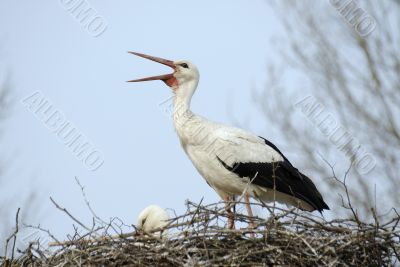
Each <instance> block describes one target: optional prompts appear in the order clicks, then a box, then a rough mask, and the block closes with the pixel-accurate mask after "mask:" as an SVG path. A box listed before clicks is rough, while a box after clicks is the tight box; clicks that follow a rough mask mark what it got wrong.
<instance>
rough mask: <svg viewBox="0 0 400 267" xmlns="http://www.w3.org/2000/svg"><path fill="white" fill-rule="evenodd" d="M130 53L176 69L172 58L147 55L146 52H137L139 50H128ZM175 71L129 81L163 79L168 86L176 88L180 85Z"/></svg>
mask: <svg viewBox="0 0 400 267" xmlns="http://www.w3.org/2000/svg"><path fill="white" fill-rule="evenodd" d="M128 53H130V54H133V55H136V56H139V57H143V58H147V59H150V60H152V61H155V62H158V63H161V64H163V65H166V66H168V67H171V68H173V69H174V70H175V69H176V66H175V64H174V62H173V61H171V60H167V59H162V58H159V57H153V56H149V55H145V54H141V53H137V52H131V51H128ZM174 73H175V71H174V72H173V73H170V74H164V75H158V76H151V77H147V78H142V79H136V80H130V81H127V82H144V81H154V80H161V81H163V82H165V83H166V84H167V85H168V86H170V87H173V88H175V87H176V86H178V81H177V79H176V78H175V76H174Z"/></svg>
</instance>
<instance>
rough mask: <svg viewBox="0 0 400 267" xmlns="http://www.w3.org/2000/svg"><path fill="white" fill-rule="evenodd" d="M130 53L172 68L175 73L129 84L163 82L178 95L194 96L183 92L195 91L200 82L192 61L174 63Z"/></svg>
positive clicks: (137, 80)
mask: <svg viewBox="0 0 400 267" xmlns="http://www.w3.org/2000/svg"><path fill="white" fill-rule="evenodd" d="M128 53H131V54H133V55H136V56H139V57H143V58H147V59H149V60H152V61H155V62H158V63H161V64H164V65H166V66H168V67H171V68H172V69H173V70H174V72H173V73H170V74H164V75H158V76H151V77H147V78H142V79H136V80H131V81H128V82H143V81H154V80H161V81H163V82H164V83H165V84H167V85H168V86H169V87H171V88H172V90H173V91H174V93H176V94H187V93H190V94H192V93H193V92H182V91H183V90H190V89H189V88H193V89H192V90H193V91H194V89H195V88H196V86H197V83H198V81H199V71H198V70H197V68H196V66H195V65H194V64H193V63H191V62H190V61H187V60H177V61H172V60H167V59H162V58H159V57H153V56H149V55H145V54H141V53H136V52H128ZM185 85H192V86H185Z"/></svg>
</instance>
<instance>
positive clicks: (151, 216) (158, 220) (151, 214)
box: [136, 205, 169, 236]
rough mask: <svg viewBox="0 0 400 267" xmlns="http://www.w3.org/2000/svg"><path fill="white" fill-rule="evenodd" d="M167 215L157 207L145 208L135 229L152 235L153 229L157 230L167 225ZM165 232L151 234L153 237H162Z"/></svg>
mask: <svg viewBox="0 0 400 267" xmlns="http://www.w3.org/2000/svg"><path fill="white" fill-rule="evenodd" d="M168 219H169V216H168V213H167V212H166V211H165V210H164V209H163V208H161V207H160V206H158V205H150V206H148V207H147V208H145V209H144V210H143V211H142V212H141V213H140V214H139V217H138V223H137V225H136V227H137V228H138V229H139V230H141V231H143V232H145V233H152V231H154V230H155V229H159V228H162V227H165V226H167V225H168ZM166 233H167V232H166V231H162V232H161V233H160V232H155V233H153V235H154V236H160V234H161V235H162V236H163V235H165V234H166Z"/></svg>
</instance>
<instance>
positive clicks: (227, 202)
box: [224, 195, 235, 229]
mask: <svg viewBox="0 0 400 267" xmlns="http://www.w3.org/2000/svg"><path fill="white" fill-rule="evenodd" d="M224 201H225V209H226V211H227V212H228V228H229V229H235V215H234V214H233V212H232V210H231V207H230V205H231V197H229V196H228V195H225V196H224Z"/></svg>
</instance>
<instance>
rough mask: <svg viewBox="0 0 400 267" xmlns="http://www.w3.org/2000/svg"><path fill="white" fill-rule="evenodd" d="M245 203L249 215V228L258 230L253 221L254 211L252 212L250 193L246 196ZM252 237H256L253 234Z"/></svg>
mask: <svg viewBox="0 0 400 267" xmlns="http://www.w3.org/2000/svg"><path fill="white" fill-rule="evenodd" d="M244 201H245V202H246V209H247V214H248V215H249V228H252V229H254V228H256V226H255V224H254V220H253V217H254V216H253V211H252V210H251V206H250V196H249V194H248V193H246V194H245V195H244ZM251 237H255V235H254V233H251Z"/></svg>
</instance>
